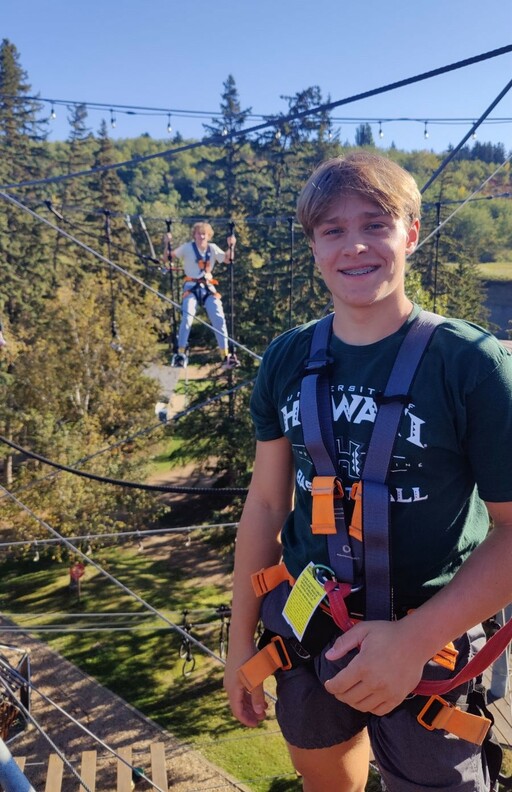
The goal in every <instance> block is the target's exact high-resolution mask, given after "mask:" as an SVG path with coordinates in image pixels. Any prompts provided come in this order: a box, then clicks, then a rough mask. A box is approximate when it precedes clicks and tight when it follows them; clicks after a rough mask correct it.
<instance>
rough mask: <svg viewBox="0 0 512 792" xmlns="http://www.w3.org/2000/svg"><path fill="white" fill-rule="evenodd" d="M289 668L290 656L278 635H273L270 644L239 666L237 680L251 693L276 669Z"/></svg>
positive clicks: (284, 669) (285, 669)
mask: <svg viewBox="0 0 512 792" xmlns="http://www.w3.org/2000/svg"><path fill="white" fill-rule="evenodd" d="M291 667H292V664H291V661H290V656H289V654H288V652H287V651H286V647H285V645H284V641H283V639H282V638H281V636H280V635H274V637H273V638H272V639H271V641H270V643H268V644H267V645H266V646H264V647H263V649H260V651H259V652H258V653H257V654H255V655H254V656H253V657H251V658H250V659H249V660H247V662H246V663H244V664H243V665H242V666H240V668H239V669H238V678H239V679H240V682H241V683H242V685H243V686H244V688H245V689H246V690H248V691H249V693H251V692H252V691H253V690H254V688H256V687H258V685H261V684H262V682H264V681H265V679H267V677H269V676H271V674H273V673H274V671H277V669H278V668H281V669H282V670H283V671H289V670H290V668H291Z"/></svg>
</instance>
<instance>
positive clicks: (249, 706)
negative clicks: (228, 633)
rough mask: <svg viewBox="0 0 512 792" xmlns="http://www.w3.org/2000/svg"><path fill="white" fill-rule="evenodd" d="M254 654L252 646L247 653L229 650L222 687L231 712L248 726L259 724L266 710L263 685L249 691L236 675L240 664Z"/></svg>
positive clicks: (254, 650)
mask: <svg viewBox="0 0 512 792" xmlns="http://www.w3.org/2000/svg"><path fill="white" fill-rule="evenodd" d="M254 654H256V648H255V647H254V646H253V647H252V650H251V651H250V652H249V653H247V652H245V653H243V654H242V653H238V652H236V653H235V652H234V651H231V650H230V652H229V653H228V659H227V662H226V668H225V672H224V689H225V691H226V693H227V695H228V699H229V705H230V707H231V712H232V713H233V715H234V716H235V718H237V720H239V721H240V723H242V724H243V725H244V726H250V727H255V726H259V724H260V723H261V721H262V720H264V718H265V715H266V710H267V702H266V701H265V693H264V691H263V685H258V687H257V688H255V689H254V690H253V691H252V693H249V692H248V691H247V690H246V689H245V688H244V686H243V685H242V683H241V682H240V679H239V677H238V669H239V668H240V666H241V665H242V664H243V663H245V661H246V660H249V658H250V657H252V655H254ZM237 655H238V656H239V657H238V659H237ZM240 657H241V658H242V659H240Z"/></svg>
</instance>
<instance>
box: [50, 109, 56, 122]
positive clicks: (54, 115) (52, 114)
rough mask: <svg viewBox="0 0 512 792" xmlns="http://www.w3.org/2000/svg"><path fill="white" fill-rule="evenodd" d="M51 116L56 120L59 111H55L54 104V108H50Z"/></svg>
mask: <svg viewBox="0 0 512 792" xmlns="http://www.w3.org/2000/svg"><path fill="white" fill-rule="evenodd" d="M50 118H51V119H52V121H54V120H55V119H56V118H57V113H56V112H55V108H54V106H53V105H52V109H51V110H50Z"/></svg>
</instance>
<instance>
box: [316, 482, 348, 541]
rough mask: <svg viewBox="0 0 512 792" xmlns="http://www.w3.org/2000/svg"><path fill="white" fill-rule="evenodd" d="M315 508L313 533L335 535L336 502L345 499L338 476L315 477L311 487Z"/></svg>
mask: <svg viewBox="0 0 512 792" xmlns="http://www.w3.org/2000/svg"><path fill="white" fill-rule="evenodd" d="M311 494H312V496H313V507H312V513H311V520H312V522H311V531H312V533H314V534H335V533H336V522H335V517H334V502H335V500H340V499H341V498H343V487H342V484H341V481H340V480H339V478H337V476H315V477H314V478H313V482H312V485H311Z"/></svg>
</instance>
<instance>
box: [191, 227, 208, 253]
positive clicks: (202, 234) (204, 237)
mask: <svg viewBox="0 0 512 792" xmlns="http://www.w3.org/2000/svg"><path fill="white" fill-rule="evenodd" d="M209 240H210V235H209V233H208V231H207V229H206V228H196V230H195V231H194V241H195V243H196V245H197V246H198V247H200V248H205V247H206V245H207V244H208V242H209Z"/></svg>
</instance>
